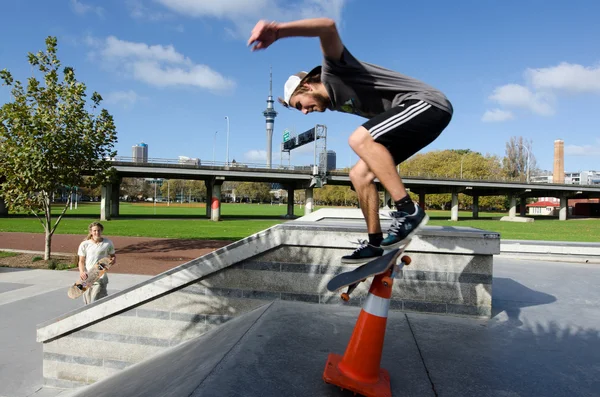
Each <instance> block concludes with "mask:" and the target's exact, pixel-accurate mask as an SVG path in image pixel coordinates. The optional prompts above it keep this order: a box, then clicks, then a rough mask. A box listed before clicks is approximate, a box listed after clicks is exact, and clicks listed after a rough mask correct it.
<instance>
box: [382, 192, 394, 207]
mask: <svg viewBox="0 0 600 397" xmlns="http://www.w3.org/2000/svg"><path fill="white" fill-rule="evenodd" d="M391 200H392V196H391V195H390V192H388V190H387V189H383V207H384V208H385V207H387V205H388V203H389V202H391ZM391 204H392V206H391V207H389V209H392V208H394V203H393V202H392V203H391Z"/></svg>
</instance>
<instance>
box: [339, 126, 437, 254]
mask: <svg viewBox="0 0 600 397" xmlns="http://www.w3.org/2000/svg"><path fill="white" fill-rule="evenodd" d="M349 143H350V147H352V149H353V150H354V151H355V152H356V154H358V156H359V157H360V159H361V161H363V162H364V163H365V165H366V167H367V169H368V170H369V172H370V173H372V174H373V175H374V176H376V177H377V178H378V179H379V181H380V182H381V183H382V184H383V186H384V187H385V188H386V189H387V190H388V192H389V193H390V196H391V197H392V200H393V201H394V204H395V206H396V209H397V211H393V212H391V213H390V216H391V217H392V218H393V219H392V224H391V226H390V228H389V231H388V235H387V237H386V238H384V239H383V241H381V245H380V246H381V248H384V249H391V248H397V247H399V246H400V245H401V244H403V243H404V241H406V239H408V238H410V237H411V236H412V235H414V233H415V232H416V231H417V230H418V229H419V228H420V227H422V226H423V225H425V224H427V220H428V219H429V217H428V216H427V215H426V214H425V212H424V211H423V209H422V208H420V207H419V206H418V205H416V204H414V203H413V202H412V200H411V199H410V197H409V196H408V193H407V191H406V189H405V188H404V184H403V183H402V179H401V178H400V175H398V172H397V171H396V164H395V163H394V159H393V157H392V155H391V154H390V152H389V151H388V150H387V148H386V147H385V146H383V145H381V144H380V143H377V142H375V140H374V139H373V137H372V136H371V134H369V132H368V131H367V129H366V128H364V127H362V126H361V127H359V128H357V129H356V131H354V133H353V134H352V135H351V136H350V139H349Z"/></svg>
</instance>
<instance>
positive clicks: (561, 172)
mask: <svg viewBox="0 0 600 397" xmlns="http://www.w3.org/2000/svg"><path fill="white" fill-rule="evenodd" d="M552 182H554V183H565V141H563V140H562V139H557V140H556V141H554V170H553V172H552Z"/></svg>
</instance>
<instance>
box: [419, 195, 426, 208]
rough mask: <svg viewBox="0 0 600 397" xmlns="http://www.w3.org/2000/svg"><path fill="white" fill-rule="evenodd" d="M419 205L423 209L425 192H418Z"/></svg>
mask: <svg viewBox="0 0 600 397" xmlns="http://www.w3.org/2000/svg"><path fill="white" fill-rule="evenodd" d="M419 207H421V208H423V209H425V192H424V191H422V192H419Z"/></svg>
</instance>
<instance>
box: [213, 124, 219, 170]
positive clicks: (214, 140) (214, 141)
mask: <svg viewBox="0 0 600 397" xmlns="http://www.w3.org/2000/svg"><path fill="white" fill-rule="evenodd" d="M217 132H219V131H215V139H213V167H214V166H215V146H217Z"/></svg>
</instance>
